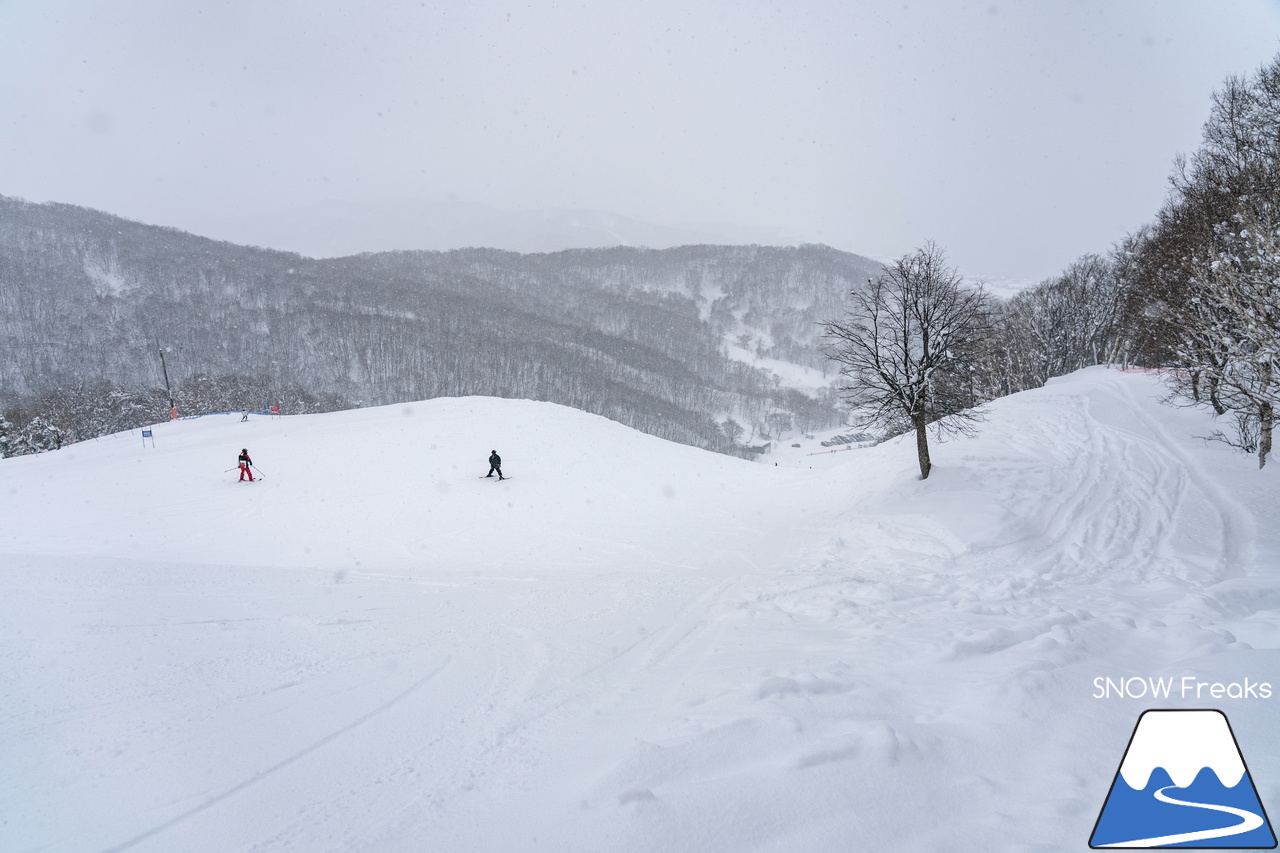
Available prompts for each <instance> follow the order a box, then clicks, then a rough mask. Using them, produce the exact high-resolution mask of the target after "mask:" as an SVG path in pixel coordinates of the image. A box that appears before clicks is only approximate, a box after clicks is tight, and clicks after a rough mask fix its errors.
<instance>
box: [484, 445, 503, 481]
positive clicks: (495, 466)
mask: <svg viewBox="0 0 1280 853" xmlns="http://www.w3.org/2000/svg"><path fill="white" fill-rule="evenodd" d="M494 471H497V472H498V479H499V480H505V479H507V478H506V477H504V476H502V457H501V456H499V455H498V451H496V450H490V451H489V473H488V474H485V476H486V477H492V476H493V472H494Z"/></svg>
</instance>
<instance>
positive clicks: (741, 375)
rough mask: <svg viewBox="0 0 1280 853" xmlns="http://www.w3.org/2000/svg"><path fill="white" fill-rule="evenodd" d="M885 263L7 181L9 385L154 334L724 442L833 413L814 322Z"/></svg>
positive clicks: (95, 371)
mask: <svg viewBox="0 0 1280 853" xmlns="http://www.w3.org/2000/svg"><path fill="white" fill-rule="evenodd" d="M879 269H880V266H879V265H878V264H876V263H875V262H874V261H870V260H868V259H866V258H861V257H859V256H857V255H851V254H848V253H845V252H839V251H836V250H834V249H830V248H827V247H824V246H801V247H788V248H768V247H760V246H706V245H703V246H684V247H679V248H672V249H665V250H654V249H640V248H609V249H576V250H572V251H563V252H557V253H551V254H524V255H522V254H517V253H513V252H505V251H498V250H495V249H467V250H458V251H451V252H388V253H380V254H366V255H360V256H355V257H345V258H335V259H328V260H314V259H309V258H305V257H303V256H301V255H297V254H292V253H287V252H280V251H273V250H268V249H259V248H249V247H244V246H237V245H233V244H230V243H223V242H217V241H214V240H209V239H206V238H203V237H197V236H193V235H191V234H187V233H184V232H181V231H177V230H174V229H170V228H159V227H155V226H149V225H142V224H139V223H136V222H130V221H128V220H124V219H120V218H118V217H114V216H110V215H108V214H104V213H99V212H95V211H91V210H85V209H82V208H77V207H72V206H69V205H60V204H40V205H37V204H29V203H26V202H22V201H18V200H15V199H8V198H4V197H0V323H3V328H4V329H5V332H6V345H5V346H4V347H3V348H0V398H3V399H0V403H4V402H6V400H8V401H11V400H13V399H15V398H17V397H19V396H22V395H32V394H40V393H44V392H49V391H52V390H55V389H60V388H61V389H65V388H67V387H71V386H79V385H84V384H85V383H89V382H110V383H115V384H117V385H119V386H123V387H131V388H132V387H139V386H144V385H146V386H153V387H154V386H156V385H158V384H159V383H160V382H161V375H160V364H159V363H158V358H157V357H156V348H157V346H164V347H166V350H167V352H168V356H167V361H168V363H167V368H168V371H169V373H170V377H171V379H172V380H173V381H174V382H175V383H181V382H183V381H190V380H194V379H195V378H197V377H206V378H207V377H227V376H230V377H240V379H238V380H236V381H232V382H230V383H223V386H224V387H243V388H250V387H252V388H262V387H268V386H270V387H284V386H287V387H289V388H295V389H305V390H307V391H308V392H313V393H327V394H336V395H340V396H342V397H345V398H347V399H350V400H359V401H362V402H363V403H365V404H382V403H394V402H401V401H407V400H419V399H426V398H431V397H439V396H460V395H468V394H480V395H489V396H499V397H520V398H530V399H536V400H547V401H551V402H557V403H562V404H565V405H569V406H573V407H575V408H579V409H583V410H585V411H589V412H594V413H596V414H602V415H605V416H606V417H610V418H612V419H614V420H617V421H620V422H622V423H625V424H627V425H630V426H633V427H635V428H638V429H641V430H644V431H646V432H649V433H651V434H654V435H658V436H661V437H664V438H670V439H673V440H676V441H681V442H684V443H688V444H694V445H697V446H701V447H708V448H713V449H717V450H732V449H733V448H734V447H735V446H737V444H736V443H735V439H736V441H737V442H739V443H740V442H756V443H758V442H760V441H762V440H767V439H768V438H770V437H777V436H778V435H780V434H782V433H784V432H786V431H788V430H803V431H808V430H813V429H819V428H824V427H828V426H834V425H837V424H838V423H839V422H840V421H841V413H840V409H839V406H838V405H837V401H836V399H835V395H834V394H833V392H832V391H831V389H830V387H829V386H830V382H831V379H832V377H831V376H830V375H824V372H823V371H824V369H825V368H826V366H827V365H826V362H825V360H824V357H823V355H822V353H821V343H822V342H821V339H820V327H819V325H818V324H819V323H820V322H821V321H823V320H826V319H832V318H834V317H837V316H839V315H840V314H841V313H842V312H843V310H844V308H845V305H846V301H847V298H848V293H849V291H850V290H851V289H852V288H856V287H860V286H862V285H863V284H864V283H865V281H866V280H867V278H869V277H871V276H874V275H875V274H876V273H877V272H878V270H879ZM246 393H247V392H246ZM261 403H262V401H261V400H260V399H257V396H256V392H255V397H254V398H253V399H251V400H246V401H245V403H244V405H255V406H256V405H260V404H261ZM183 407H184V403H183V401H182V400H179V401H178V408H179V410H182V409H183ZM729 419H732V420H733V421H735V422H736V423H738V424H740V425H741V426H742V427H744V428H745V429H744V430H743V431H742V432H738V430H736V429H733V428H731V427H732V425H727V424H726V421H727V420H729Z"/></svg>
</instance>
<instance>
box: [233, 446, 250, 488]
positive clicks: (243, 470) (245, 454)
mask: <svg viewBox="0 0 1280 853" xmlns="http://www.w3.org/2000/svg"><path fill="white" fill-rule="evenodd" d="M236 462H237V463H238V464H239V465H240V482H242V483H243V482H244V478H245V476H248V477H249V482H250V483H252V482H253V471H252V470H251V469H250V468H249V466H250V465H252V464H253V460H252V459H250V458H249V448H247V447H245V448H241V449H240V457H239V459H237V460H236Z"/></svg>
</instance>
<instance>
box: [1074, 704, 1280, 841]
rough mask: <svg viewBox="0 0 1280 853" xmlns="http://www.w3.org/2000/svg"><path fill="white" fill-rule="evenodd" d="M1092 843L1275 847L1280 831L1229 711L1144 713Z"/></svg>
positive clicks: (1113, 782) (1134, 731) (1103, 806)
mask: <svg viewBox="0 0 1280 853" xmlns="http://www.w3.org/2000/svg"><path fill="white" fill-rule="evenodd" d="M1089 846H1090V847H1092V848H1095V849H1097V848H1108V849H1109V848H1115V847H1125V848H1130V849H1135V848H1137V849H1151V848H1156V847H1195V848H1211V847H1212V848H1221V847H1226V848H1230V849H1233V850H1270V849H1273V848H1274V847H1275V846H1276V836H1275V833H1274V832H1272V831H1271V822H1270V821H1269V820H1267V813H1266V811H1265V810H1264V809H1263V808H1262V801H1261V800H1259V799H1258V790H1257V788H1255V787H1254V784H1253V778H1252V777H1251V776H1250V775H1249V769H1248V768H1247V767H1246V766H1245V763H1244V756H1243V755H1242V754H1241V752H1240V746H1239V744H1237V743H1236V737H1235V734H1233V733H1232V731H1231V724H1230V723H1228V722H1227V716H1226V714H1223V713H1222V712H1221V711H1199V710H1196V711H1145V712H1143V714H1142V716H1141V717H1139V718H1138V724H1137V725H1136V726H1135V727H1134V729H1133V736H1132V737H1131V738H1129V746H1128V748H1126V749H1125V752H1124V758H1123V759H1121V761H1120V769H1119V770H1117V771H1116V777H1115V779H1114V780H1112V782H1111V790H1110V792H1108V793H1107V799H1106V802H1104V803H1103V805H1102V811H1101V812H1100V813H1099V814H1098V821H1097V823H1096V824H1094V827H1093V835H1092V836H1091V837H1090V839H1089Z"/></svg>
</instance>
